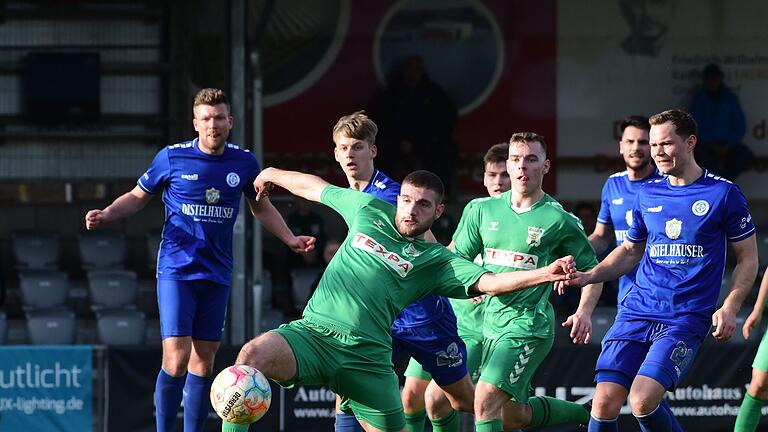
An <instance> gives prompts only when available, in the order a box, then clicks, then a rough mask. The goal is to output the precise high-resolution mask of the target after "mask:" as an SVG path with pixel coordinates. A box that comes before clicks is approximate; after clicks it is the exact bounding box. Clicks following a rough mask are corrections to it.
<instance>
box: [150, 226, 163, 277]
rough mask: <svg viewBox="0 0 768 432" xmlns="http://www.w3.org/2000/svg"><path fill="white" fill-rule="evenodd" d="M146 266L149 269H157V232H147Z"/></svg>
mask: <svg viewBox="0 0 768 432" xmlns="http://www.w3.org/2000/svg"><path fill="white" fill-rule="evenodd" d="M146 237H147V265H148V266H149V268H150V269H152V270H155V269H157V252H158V251H159V250H160V240H161V234H160V232H158V231H151V232H148V233H147V235H146Z"/></svg>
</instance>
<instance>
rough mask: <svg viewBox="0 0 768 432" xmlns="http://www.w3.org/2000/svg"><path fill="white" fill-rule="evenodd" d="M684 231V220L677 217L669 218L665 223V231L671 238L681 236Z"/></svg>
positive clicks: (674, 238)
mask: <svg viewBox="0 0 768 432" xmlns="http://www.w3.org/2000/svg"><path fill="white" fill-rule="evenodd" d="M682 231H683V221H681V220H677V219H674V218H673V219H671V220H668V221H667V223H666V224H665V225H664V233H665V234H667V237H669V239H670V240H677V239H678V238H680V233H681V232H682Z"/></svg>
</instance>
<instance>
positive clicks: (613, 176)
mask: <svg viewBox="0 0 768 432" xmlns="http://www.w3.org/2000/svg"><path fill="white" fill-rule="evenodd" d="M628 175H629V171H627V170H624V171H619V172H616V173H613V174H611V175H609V176H608V181H609V182H615V181H620V180H622V179H624V178H626V177H627V176H628Z"/></svg>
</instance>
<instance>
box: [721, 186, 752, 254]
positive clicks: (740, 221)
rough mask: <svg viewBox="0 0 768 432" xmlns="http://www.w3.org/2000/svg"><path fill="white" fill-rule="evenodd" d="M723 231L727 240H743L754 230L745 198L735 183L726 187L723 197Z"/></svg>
mask: <svg viewBox="0 0 768 432" xmlns="http://www.w3.org/2000/svg"><path fill="white" fill-rule="evenodd" d="M723 207H724V211H725V233H726V235H727V237H728V241H731V242H737V241H741V240H744V239H745V238H747V237H749V236H750V235H752V234H753V233H754V232H755V224H754V223H753V222H752V215H751V214H750V213H749V207H748V206H747V199H746V198H745V197H744V194H743V193H742V192H741V189H739V187H738V186H736V185H735V184H734V185H732V186H731V187H730V188H729V189H728V194H727V195H726V197H725V205H724V206H723Z"/></svg>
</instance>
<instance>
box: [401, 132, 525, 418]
mask: <svg viewBox="0 0 768 432" xmlns="http://www.w3.org/2000/svg"><path fill="white" fill-rule="evenodd" d="M508 154H509V144H508V143H501V144H495V145H493V146H491V148H489V149H488V151H487V152H486V153H485V156H484V157H483V167H484V170H483V186H485V189H486V191H488V196H487V197H481V198H475V199H473V200H472V201H470V202H468V203H467V205H466V206H465V207H464V211H463V212H462V218H461V219H460V220H459V226H458V227H457V229H456V230H457V231H460V230H461V229H462V223H463V221H464V217H465V215H466V214H467V213H469V212H470V211H471V209H472V207H474V206H475V205H476V204H477V203H479V202H483V201H486V200H489V199H494V198H498V197H500V196H501V194H502V193H504V192H506V191H508V190H509V189H510V188H511V187H512V186H511V183H510V179H509V173H508V172H507V155H508ZM448 249H453V243H451V244H450V245H448ZM474 262H475V263H476V264H479V265H482V262H483V259H482V256H480V255H478V256H477V257H475V261H474ZM488 300H489V298H488V297H486V296H477V297H473V298H471V299H466V300H465V299H450V302H451V305H452V306H453V311H454V312H455V314H456V324H457V327H458V330H459V337H461V339H462V340H463V341H464V343H465V345H466V346H467V372H468V373H469V376H470V378H471V379H472V382H473V383H477V379H478V378H479V376H480V360H481V358H482V355H483V313H484V312H485V306H486V305H487V304H488ZM405 376H406V377H411V378H415V379H420V380H425V381H430V379H431V376H430V375H429V373H428V372H426V371H425V370H424V369H423V368H422V367H421V365H420V364H419V362H417V361H416V360H414V359H413V358H412V359H411V360H410V362H409V363H408V368H407V369H406V370H405ZM425 402H426V408H427V415H428V416H429V418H430V420H435V419H442V418H449V417H450V416H451V414H452V412H453V411H454V409H453V407H452V406H451V402H450V400H449V399H448V398H447V397H446V395H445V393H444V392H443V390H442V389H441V388H440V386H438V385H437V384H436V383H435V382H434V381H433V382H432V383H430V386H429V387H428V388H427V391H426V396H425ZM458 428H459V422H458V420H457V421H455V422H453V424H451V425H445V426H443V425H439V424H435V422H434V421H433V424H432V429H433V430H440V431H445V432H453V431H458V430H459V429H458Z"/></svg>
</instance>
